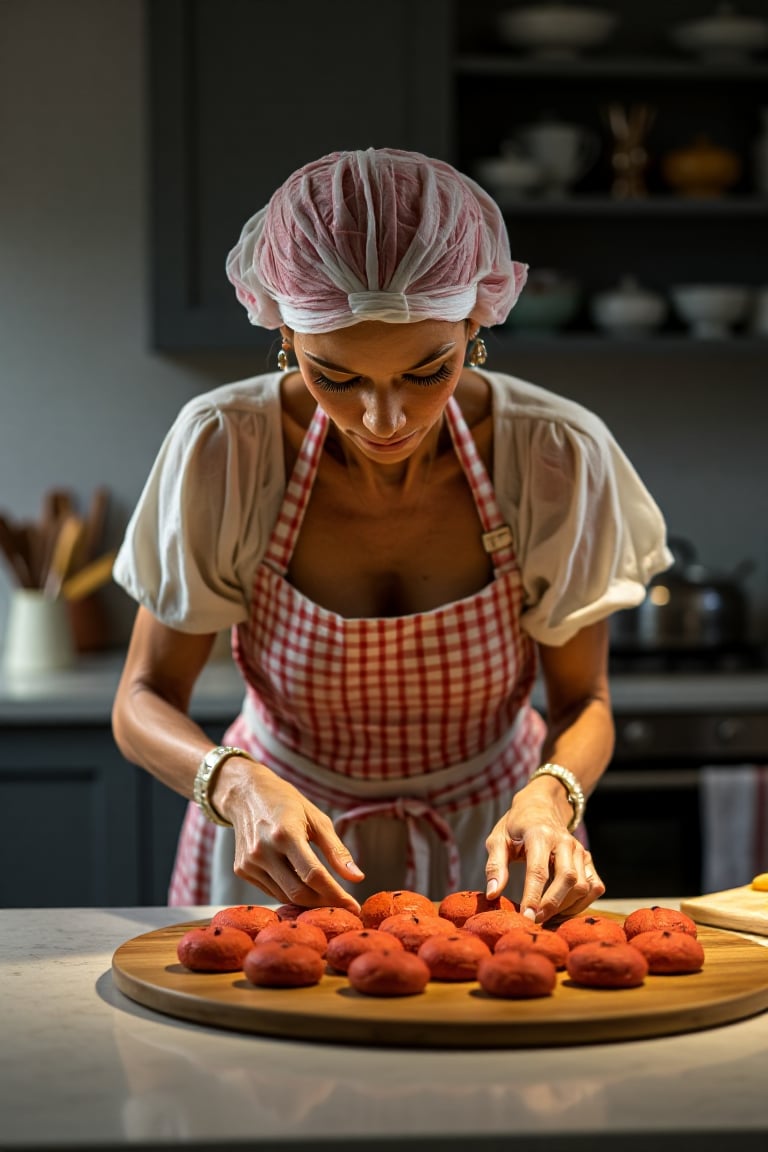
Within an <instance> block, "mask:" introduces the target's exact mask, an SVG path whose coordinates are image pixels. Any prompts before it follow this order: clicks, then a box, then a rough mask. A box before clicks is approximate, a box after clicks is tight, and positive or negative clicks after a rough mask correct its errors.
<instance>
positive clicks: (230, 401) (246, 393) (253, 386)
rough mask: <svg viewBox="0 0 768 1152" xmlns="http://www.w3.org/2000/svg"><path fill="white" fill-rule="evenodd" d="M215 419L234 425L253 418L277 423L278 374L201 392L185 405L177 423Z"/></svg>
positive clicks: (270, 374)
mask: <svg viewBox="0 0 768 1152" xmlns="http://www.w3.org/2000/svg"><path fill="white" fill-rule="evenodd" d="M216 417H218V418H222V419H231V420H234V421H238V420H249V419H253V418H254V417H257V418H262V419H265V420H270V419H277V420H279V419H280V374H279V373H275V372H271V373H267V374H266V375H264V376H251V377H249V378H248V379H246V380H238V381H235V382H234V383H230V384H221V385H219V387H217V388H213V389H211V390H210V391H208V392H202V393H200V395H198V396H194V397H193V398H192V399H191V400H188V401H187V403H186V404H185V405H184V407H183V408H182V409H181V411H180V412H179V416H178V418H177V422H182V423H186V424H192V423H196V422H197V423H199V422H204V421H206V420H209V419H211V418H216Z"/></svg>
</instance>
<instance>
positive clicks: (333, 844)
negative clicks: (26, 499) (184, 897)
mask: <svg viewBox="0 0 768 1152" xmlns="http://www.w3.org/2000/svg"><path fill="white" fill-rule="evenodd" d="M214 639H215V634H205V635H194V634H190V633H185V632H178V631H176V630H175V629H173V628H168V627H167V626H166V625H164V624H161V623H160V621H159V620H157V619H156V618H155V617H154V616H153V615H152V614H151V613H150V612H149V611H148V610H147V609H146V608H143V607H140V608H139V610H138V613H137V616H136V622H135V624H134V628H133V634H132V636H131V642H130V645H129V648H128V654H127V657H126V661H125V667H124V669H123V673H122V676H121V679H120V683H119V685H118V689H117V694H116V697H115V703H114V706H113V710H112V728H113V732H114V736H115V740H116V742H117V745H118V748H119V749H120V751H121V752H122V754H123V755H124V756H125V758H126V759H127V760H129V761H131V762H132V763H134V764H138V765H140V766H141V767H143V768H146V769H147V770H148V771H149V772H151V773H152V775H153V776H156V777H157V779H158V780H161V781H162V782H163V783H164V784H166V785H168V787H169V788H173V789H174V791H176V792H179V793H181V795H182V796H186V797H187V799H191V798H192V791H193V785H194V779H195V775H196V772H197V769H198V766H199V764H200V761H201V760H202V759H203V757H204V756H205V755H206V753H208V752H210V750H211V747H212V745H213V741H212V740H211V739H210V737H208V736H206V734H205V732H204V731H203V730H202V728H200V727H199V725H198V724H196V723H195V721H194V720H192V718H191V717H190V716H189V704H190V700H191V698H192V692H193V689H194V686H195V683H196V681H197V679H198V677H199V675H200V673H201V671H202V669H203V667H204V666H205V663H206V661H207V659H208V657H209V655H210V652H211V648H212V646H213V642H214ZM210 799H211V802H212V804H213V806H214V808H215V809H216V811H217V812H219V813H220V814H221V815H222V816H223V817H224V818H225V819H227V820H229V821H230V822H231V823H232V826H233V828H234V833H235V860H234V871H235V873H236V874H237V875H238V876H240V877H242V878H243V879H245V880H248V881H249V882H250V883H252V884H254V885H256V887H258V888H261V889H262V891H264V892H266V893H267V894H268V895H269V896H272V897H273V898H274V899H275V900H277V901H278V902H283V901H290V902H293V903H296V904H304V905H306V906H307V907H310V906H322V905H327V904H336V905H340V906H342V907H347V908H349V909H350V910H351V911H355V912H356V911H357V910H358V909H359V905H358V903H357V901H356V900H354V898H353V897H352V896H350V895H349V894H348V893H347V892H345V891H344V889H343V888H342V887H341V885H340V884H339V883H338V882H337V881H336V880H334V878H333V877H332V876H331V874H330V872H329V871H328V869H327V868H326V867H325V866H324V864H323V863H322V862H321V860H320V859H319V857H318V856H317V855H316V854H315V852H314V850H313V848H312V844H317V846H318V847H319V848H320V849H321V851H322V852H323V854H324V856H325V857H326V859H327V860H328V862H329V863H330V864H331V866H332V867H333V868H334V869H335V871H336V872H338V874H339V875H341V876H344V877H345V879H349V880H353V881H354V880H360V879H362V873H361V872H360V871H359V869H358V868H357V866H356V865H355V864H354V861H353V860H352V857H351V855H350V853H349V850H348V849H347V848H346V846H345V845H344V844H343V843H342V841H341V840H340V839H339V837H338V836H337V835H336V832H335V830H334V828H333V824H332V823H331V820H330V819H329V817H328V816H327V815H326V814H325V813H324V812H321V811H320V809H319V808H316V807H315V805H314V804H311V803H310V802H309V801H308V800H306V799H305V798H304V797H303V796H302V795H301V793H300V792H298V791H297V789H296V788H294V787H293V785H291V784H288V783H287V782H286V781H284V780H281V779H280V778H279V777H278V776H277V775H276V774H275V773H274V772H272V771H271V770H270V769H269V768H267V767H266V765H264V764H258V763H254V762H253V761H252V760H251V759H246V758H245V757H241V756H232V757H230V758H228V759H227V760H225V761H224V763H223V764H222V766H221V768H220V769H219V771H218V773H217V774H216V777H215V779H214V782H213V789H212V791H211V793H210Z"/></svg>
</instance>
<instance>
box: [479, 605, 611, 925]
mask: <svg viewBox="0 0 768 1152" xmlns="http://www.w3.org/2000/svg"><path fill="white" fill-rule="evenodd" d="M539 654H540V660H541V669H542V674H543V678H544V685H545V688H546V695H547V720H548V725H547V736H546V739H545V741H544V746H543V748H542V763H545V762H546V763H553V764H559V765H561V766H562V767H563V768H567V769H568V770H569V771H570V772H572V773H573V775H574V776H575V777H576V779H577V780H578V782H579V784H580V785H581V788H582V790H583V792H584V795H585V796H589V794H590V793H591V792H592V791H593V789H594V788H595V785H596V784H597V782H598V780H599V779H600V777H601V776H602V774H603V772H604V771H605V769H606V768H607V766H608V764H609V762H610V759H611V756H612V754H613V743H614V726H613V717H612V715H611V700H610V690H609V685H608V623H607V621H601V622H600V623H598V624H592V625H590V626H589V627H587V628H583V629H582V630H581V631H580V632H578V633H577V634H576V635H575V636H574V637H573V638H572V639H571V640H569V641H568V642H567V643H566V644H564V645H562V646H561V647H559V648H553V647H548V646H544V645H540V646H539ZM572 818H573V808H572V806H571V803H570V800H569V798H568V792H567V790H566V788H565V787H564V785H563V784H562V783H561V782H560V781H559V780H558V779H557V778H556V777H554V776H539V777H537V779H535V780H531V781H530V782H529V783H528V784H526V785H525V786H524V787H523V788H521V789H520V791H519V792H517V793H516V794H515V796H514V798H513V800H512V805H511V807H510V809H509V811H508V812H507V813H506V815H505V816H504V817H503V818H502V819H501V820H500V821H499V822H498V824H497V825H496V827H495V828H494V829H493V832H492V833H491V835H490V836H489V837H488V840H487V841H486V849H487V851H488V864H487V866H486V875H487V879H488V885H487V889H486V891H487V894H488V895H489V896H493V895H498V893H499V892H501V891H502V890H503V889H504V887H505V885H506V883H507V881H508V879H509V867H508V865H509V861H510V860H525V865H526V870H525V888H524V891H523V897H522V901H521V908H522V909H523V911H527V913H528V915H529V916H530V915H532V914H535V917H536V920H537V921H538V922H539V923H543V922H544V921H545V920H548V919H550V917H552V916H554V915H555V914H556V913H563V912H567V913H568V914H570V915H573V914H574V913H577V912H582V911H584V909H585V908H588V907H589V905H590V904H591V903H592V902H593V901H594V900H596V899H598V898H599V897H600V896H602V894H603V892H604V891H605V885H604V884H603V882H602V881H601V879H600V877H599V876H598V874H597V871H596V869H595V866H594V864H593V862H592V857H591V855H590V853H589V852H588V851H587V849H586V848H585V847H584V846H583V845H582V844H581V842H580V841H579V840H577V839H576V838H575V836H573V835H572V834H571V833H570V832H569V831H568V824H569V823H570V821H571V819H572Z"/></svg>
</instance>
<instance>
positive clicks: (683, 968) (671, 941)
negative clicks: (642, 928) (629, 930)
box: [629, 928, 704, 976]
mask: <svg viewBox="0 0 768 1152" xmlns="http://www.w3.org/2000/svg"><path fill="white" fill-rule="evenodd" d="M629 943H630V944H631V946H632V947H633V948H637V949H639V951H640V952H642V954H643V956H645V958H646V960H647V961H648V971H649V972H650V973H651V975H653V976H677V975H681V974H682V973H684V972H699V971H700V970H701V968H702V967H703V966H704V949H703V948H702V946H701V944H700V943H699V941H698V940H697V939H696V938H695V937H694V936H691V935H690V933H689V932H671V931H669V930H668V929H664V928H656V929H654V930H652V931H650V932H638V933H637V935H635V936H633V937H632V939H631V940H630V941H629Z"/></svg>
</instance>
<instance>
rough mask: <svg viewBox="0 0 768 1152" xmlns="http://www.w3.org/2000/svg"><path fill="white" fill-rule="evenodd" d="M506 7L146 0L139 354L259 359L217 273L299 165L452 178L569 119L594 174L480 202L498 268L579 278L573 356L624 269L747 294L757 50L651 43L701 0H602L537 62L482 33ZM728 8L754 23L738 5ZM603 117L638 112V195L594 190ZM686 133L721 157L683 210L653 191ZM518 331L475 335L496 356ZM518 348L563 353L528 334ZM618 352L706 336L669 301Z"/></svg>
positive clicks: (766, 239) (662, 284)
mask: <svg viewBox="0 0 768 1152" xmlns="http://www.w3.org/2000/svg"><path fill="white" fill-rule="evenodd" d="M514 6H515V5H513V4H512V3H511V2H510V0H486V3H484V4H483V5H478V4H477V3H476V2H475V0H442V2H441V0H420V3H419V4H417V5H414V4H409V3H408V0H391V3H389V4H388V5H387V6H386V19H377V18H376V17H377V12H378V10H376V9H366V10H365V13H366V15H365V17H363V16H361V9H360V6H359V4H358V3H357V0H329V2H328V3H326V4H324V5H309V4H305V5H300V6H292V5H290V4H285V3H283V2H281V0H216V2H214V0H164V2H163V3H162V4H159V3H152V2H151V0H147V28H148V65H149V66H148V75H149V115H150V128H151V133H150V140H151V144H150V148H151V156H150V169H151V248H152V286H153V295H152V341H153V343H154V345H155V346H156V347H159V348H165V349H168V350H172V349H177V350H182V349H187V350H192V349H196V348H197V349H203V348H212V349H213V348H219V349H237V348H260V349H262V350H263V352H264V363H265V364H266V363H267V358H268V354H269V350H270V348H271V346H272V343H273V337H272V335H270V334H269V333H267V332H264V331H261V330H257V329H252V328H251V327H250V326H249V325H248V323H247V321H246V322H244V316H243V311H242V308H241V306H240V305H239V304H237V302H236V301H235V298H234V293H233V292H232V289H231V287H230V285H229V283H228V281H227V280H226V277H225V274H224V260H225V257H226V253H227V252H228V251H229V249H230V248H231V247H232V245H233V244H234V242H235V241H236V239H237V237H238V235H239V232H240V229H241V227H242V225H243V223H244V222H245V220H246V219H247V218H248V217H249V216H250V215H251V214H252V213H253V212H254V211H255V210H256V208H257V207H259V206H261V205H262V204H265V203H266V201H267V199H268V198H269V196H270V194H271V193H272V191H273V190H274V188H275V187H276V186H277V185H278V184H279V183H280V182H281V180H283V179H284V178H285V177H286V176H287V175H288V174H289V173H290V172H291V171H292V170H294V169H295V168H296V167H298V166H299V165H300V164H302V163H304V162H306V161H307V160H308V159H312V158H315V157H317V156H320V155H322V154H324V153H325V152H329V151H332V150H334V149H339V148H350V147H351V148H356V147H368V146H371V145H374V146H383V145H386V146H394V147H401V148H409V149H410V148H412V149H417V150H420V151H423V152H426V153H428V154H431V155H435V156H440V157H443V158H446V159H448V160H450V161H451V162H453V163H455V164H457V165H458V166H459V167H460V168H461V169H462V170H464V171H467V172H469V173H472V172H473V171H474V170H475V169H476V166H477V162H478V160H480V159H482V158H483V157H488V156H493V155H496V154H498V152H499V150H500V148H501V147H502V145H503V144H504V142H505V141H508V140H511V139H514V138H515V136H516V134H517V132H518V131H519V129H520V128H521V127H522V126H523V125H524V124H526V123H530V122H535V121H537V120H539V119H541V118H543V117H547V118H557V119H565V120H568V121H570V122H573V123H578V124H580V125H582V126H583V127H585V128H586V129H587V130H588V131H589V132H591V133H592V134H593V135H594V137H595V138H597V139H599V141H600V154H599V157H598V159H597V161H596V162H595V163H594V164H593V165H592V166H591V167H590V168H589V170H588V171H587V172H586V173H585V174H584V176H583V178H582V179H580V180H579V181H578V182H577V183H576V184H575V185H574V186H573V187H572V189H571V192H572V194H569V195H567V196H562V197H558V198H555V199H549V198H546V197H542V196H541V195H537V194H536V195H530V196H529V197H526V198H524V199H521V198H517V199H513V200H506V199H505V198H504V197H503V196H501V195H499V199H500V202H501V203H502V207H503V208H504V211H505V216H506V219H507V224H508V228H509V232H510V238H511V243H512V248H513V252H514V254H515V256H516V258H518V259H520V260H523V261H525V262H527V263H529V264H530V265H531V267H532V269H542V268H547V269H550V268H554V269H557V270H559V271H562V272H565V273H566V274H570V275H573V276H574V277H576V278H578V280H579V281H580V283H581V286H582V289H583V296H582V300H583V303H582V306H581V309H580V312H579V313H578V315H577V316H576V317H575V318H574V320H573V321H572V323H570V324H569V325H568V327H567V329H566V330H565V332H564V333H563V335H564V336H567V337H568V346H569V347H570V348H571V349H572V350H574V351H578V352H580V353H584V352H589V353H592V352H595V351H596V350H597V351H600V350H601V349H603V348H606V347H609V348H610V347H615V340H612V339H611V338H606V337H604V336H602V335H600V334H598V333H597V332H596V330H595V328H594V325H593V324H592V322H591V318H590V310H589V300H590V299H591V298H592V296H593V295H594V294H595V293H597V292H599V291H602V290H605V289H607V288H612V287H614V286H615V285H616V284H617V283H618V282H619V280H620V278H621V277H622V276H624V275H627V274H630V275H633V276H635V277H637V279H638V280H639V281H640V282H641V283H642V284H643V285H644V286H645V287H647V288H649V289H651V290H654V291H656V292H658V293H661V294H664V295H666V294H667V293H668V290H669V288H670V287H671V286H672V285H673V284H676V283H680V282H688V283H690V282H695V281H702V282H708V283H737V284H745V285H748V286H750V287H756V286H759V285H761V284H764V282H765V274H764V262H763V261H762V258H761V254H762V253H763V252H764V251H765V250H766V246H768V196H766V195H765V194H764V193H760V192H759V190H758V188H757V186H756V177H755V166H754V163H753V158H752V149H753V146H754V143H755V141H756V139H757V136H758V134H759V132H760V130H761V123H762V119H761V109H762V107H763V106H765V105H768V62H766V58H765V55H764V54H763V55H762V56H761V55H756V56H754V57H750V58H749V59H747V60H743V61H737V62H730V61H727V60H720V61H718V60H715V61H712V60H706V59H703V58H701V57H696V56H693V55H692V54H685V53H684V52H683V51H682V50H681V49H679V48H678V47H677V46H676V45H675V44H674V43H673V42H672V41H671V39H670V36H669V32H670V29H672V28H673V27H675V26H676V25H677V24H679V23H680V22H681V21H683V20H688V19H691V18H693V17H699V16H702V15H706V14H707V12H708V9H710V8H712V7H713V6H712V5H708V4H707V3H706V0H647V3H645V4H643V5H639V6H638V5H635V4H633V3H632V2H631V0H616V2H615V3H613V4H611V5H609V7H610V9H611V11H614V12H616V13H617V14H618V23H617V27H616V30H615V32H614V34H613V35H612V36H611V38H610V40H609V41H608V42H607V43H606V44H605V45H604V46H603V47H601V48H600V49H596V50H589V51H586V52H584V53H583V54H582V55H576V56H572V57H562V58H556V59H550V58H545V57H541V58H540V57H536V56H534V55H531V54H530V53H528V54H526V53H525V52H523V51H520V50H518V49H516V48H514V47H511V46H509V45H508V44H505V43H503V42H502V41H501V39H500V37H499V33H498V29H497V16H498V14H499V13H500V12H501V11H504V10H508V9H510V8H513V7H514ZM517 6H518V7H519V6H520V5H519V4H518V5H517ZM739 11H740V12H744V13H745V14H749V13H752V14H754V15H763V16H764V11H763V5H762V4H761V3H760V2H759V0H753V2H750V0H745V2H744V3H742V4H741V5H740V6H739ZM610 103H618V104H620V105H621V106H623V107H626V108H629V107H631V106H632V105H635V104H638V103H644V104H650V105H651V106H652V107H653V108H654V109H655V111H656V115H655V119H654V121H653V124H652V127H651V129H650V134H649V136H648V141H647V144H648V152H649V156H650V163H649V166H648V169H647V174H646V182H647V188H648V195H647V196H646V197H643V198H641V199H632V200H618V199H616V198H614V197H612V195H611V191H610V189H611V183H612V169H611V135H610V132H609V130H608V127H607V122H606V112H605V110H606V107H607V106H608V105H609V104H610ZM700 134H706V135H707V136H708V137H711V139H712V140H713V142H715V143H717V144H718V145H720V146H723V147H727V148H728V149H730V150H732V151H734V152H735V153H736V154H737V155H738V157H739V159H740V161H741V176H740V178H739V180H738V182H737V183H736V184H735V185H733V186H732V187H731V188H730V189H729V190H728V192H727V193H726V194H725V195H723V196H720V197H715V198H707V199H700V198H691V197H685V196H681V195H678V194H676V193H675V192H674V190H673V189H671V188H670V186H669V185H668V184H667V183H665V180H664V177H663V170H662V160H663V157H664V156H665V155H667V154H668V153H670V152H671V151H672V150H674V149H679V148H681V147H685V146H686V145H689V144H691V143H693V141H694V140H695V139H696V137H697V136H699V135H700ZM531 339H532V335H531V333H530V332H528V331H526V330H520V331H517V330H516V331H515V332H514V333H510V332H509V331H508V330H499V331H498V332H497V333H494V340H495V341H499V340H500V341H501V343H502V345H503V344H504V343H507V342H514V344H515V346H519V345H520V343H521V342H522V343H530V342H531ZM533 342H534V343H535V345H536V346H537V348H539V347H540V348H543V350H544V351H546V350H547V348H548V347H550V346H554V347H555V348H557V347H560V346H561V345H562V341H561V340H558V339H557V338H555V339H553V338H552V336H551V334H549V333H547V334H546V335H545V336H543V337H542V336H541V335H538V336H535V337H534V338H533ZM727 343H728V344H729V346H732V345H738V346H741V348H745V346H746V350H747V351H749V349H751V350H752V351H754V350H755V349H756V348H758V347H760V346H763V347H764V346H765V336H763V337H762V341H760V340H759V339H757V338H754V337H752V336H751V335H750V332H749V331H748V330H747V328H746V325H742V327H741V328H740V329H739V328H737V329H736V330H735V336H734V338H733V339H731V340H728V341H727ZM638 344H640V345H643V346H650V347H651V348H652V349H663V350H664V352H665V353H666V352H668V351H670V350H671V351H673V352H674V353H675V354H677V353H678V351H679V349H680V346H681V345H682V348H683V351H684V352H685V353H691V352H694V351H696V350H699V351H703V352H704V353H706V352H708V351H710V350H711V348H712V344H713V342H712V341H696V340H691V339H689V338H688V334H687V329H686V327H685V326H684V324H683V323H682V322H681V321H680V320H679V319H678V318H677V317H676V315H675V312H674V310H673V309H671V308H670V310H669V319H668V320H667V322H666V323H665V325H664V326H663V327H662V328H661V329H660V330H659V332H658V333H654V335H653V336H652V337H648V338H641V339H640V341H638V340H633V341H632V347H633V349H634V348H635V347H637V346H638ZM622 346H623V347H624V348H625V349H626V348H627V347H628V346H629V345H628V344H627V343H624V344H623V345H622Z"/></svg>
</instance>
